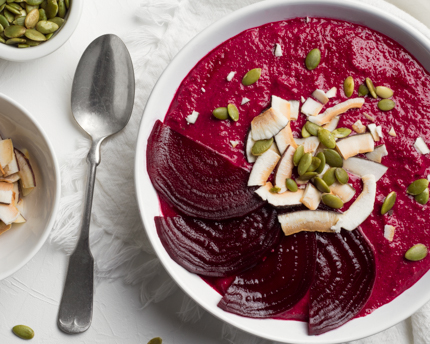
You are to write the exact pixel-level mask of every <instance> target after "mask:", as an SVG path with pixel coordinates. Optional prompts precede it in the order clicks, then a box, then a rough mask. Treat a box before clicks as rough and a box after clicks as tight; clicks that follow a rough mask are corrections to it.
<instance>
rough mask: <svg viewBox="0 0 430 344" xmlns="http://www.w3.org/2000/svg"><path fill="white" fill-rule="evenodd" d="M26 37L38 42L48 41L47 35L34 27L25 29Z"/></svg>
mask: <svg viewBox="0 0 430 344" xmlns="http://www.w3.org/2000/svg"><path fill="white" fill-rule="evenodd" d="M25 37H27V38H29V39H31V40H33V41H36V42H44V41H46V37H45V35H44V34H43V33H40V32H39V31H37V30H34V29H28V30H27V31H25Z"/></svg>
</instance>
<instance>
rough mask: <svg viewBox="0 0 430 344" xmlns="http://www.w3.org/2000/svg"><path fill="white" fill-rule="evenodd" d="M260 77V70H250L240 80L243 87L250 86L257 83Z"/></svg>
mask: <svg viewBox="0 0 430 344" xmlns="http://www.w3.org/2000/svg"><path fill="white" fill-rule="evenodd" d="M260 76H261V68H254V69H251V70H250V71H249V72H248V73H246V74H245V76H244V77H243V79H242V84H243V85H245V86H250V85H252V84H254V83H256V82H257V80H258V79H260Z"/></svg>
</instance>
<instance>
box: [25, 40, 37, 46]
mask: <svg viewBox="0 0 430 344" xmlns="http://www.w3.org/2000/svg"><path fill="white" fill-rule="evenodd" d="M26 41H27V42H25V43H26V44H27V45H29V46H30V47H37V46H38V45H39V44H40V42H36V41H33V40H31V39H27V40H26Z"/></svg>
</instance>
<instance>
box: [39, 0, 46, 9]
mask: <svg viewBox="0 0 430 344" xmlns="http://www.w3.org/2000/svg"><path fill="white" fill-rule="evenodd" d="M46 6H47V1H46V0H43V1H42V3H41V4H40V8H43V9H44V10H46Z"/></svg>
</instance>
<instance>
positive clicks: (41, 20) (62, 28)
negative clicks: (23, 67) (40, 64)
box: [0, 0, 83, 61]
mask: <svg viewBox="0 0 430 344" xmlns="http://www.w3.org/2000/svg"><path fill="white" fill-rule="evenodd" d="M82 7H83V0H0V58H2V59H5V60H9V61H28V60H32V59H37V58H40V57H43V56H46V55H48V54H50V53H52V52H54V51H55V50H57V49H58V48H59V47H61V46H62V45H63V44H64V43H65V42H66V41H67V40H68V39H69V37H70V36H71V35H72V33H73V32H74V30H75V29H76V27H77V25H78V22H79V18H80V16H81V13H82Z"/></svg>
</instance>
